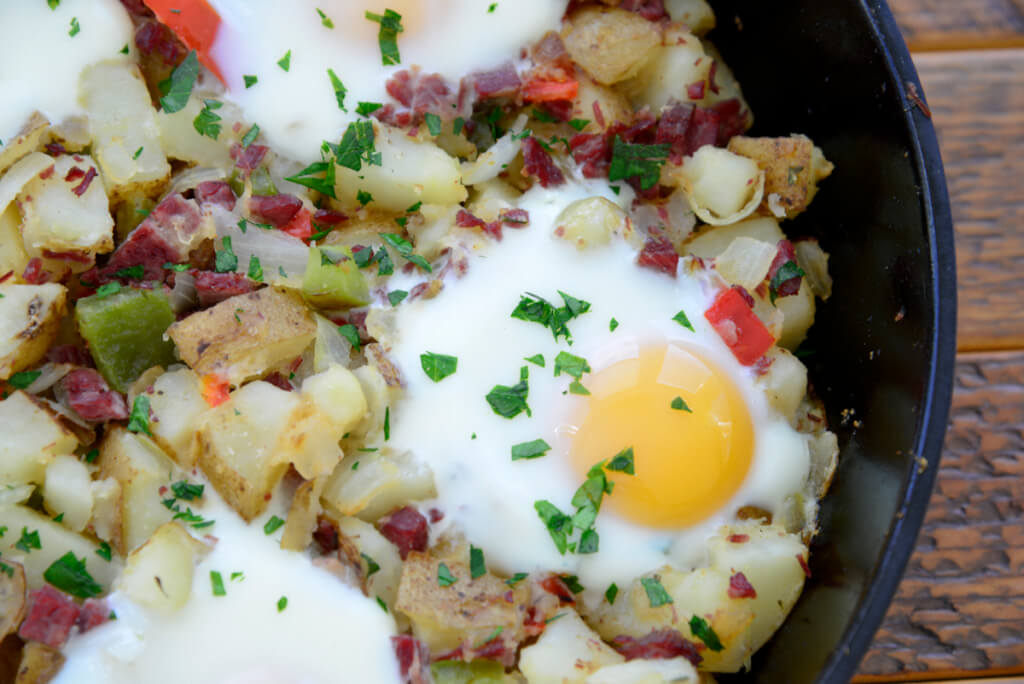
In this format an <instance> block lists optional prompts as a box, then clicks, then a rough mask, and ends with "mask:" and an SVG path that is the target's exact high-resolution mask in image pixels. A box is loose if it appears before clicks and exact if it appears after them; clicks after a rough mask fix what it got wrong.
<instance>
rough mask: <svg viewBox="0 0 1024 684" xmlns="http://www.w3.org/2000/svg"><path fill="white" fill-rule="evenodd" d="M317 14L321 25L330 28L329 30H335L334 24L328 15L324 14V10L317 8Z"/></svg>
mask: <svg viewBox="0 0 1024 684" xmlns="http://www.w3.org/2000/svg"><path fill="white" fill-rule="evenodd" d="M316 13H317V14H319V15H320V23H321V24H323V25H324V28H329V29H333V28H334V22H333V21H331V18H330V17H328V16H327V15H326V14H324V12H323V10H322V9H320V8H319V7H317V8H316Z"/></svg>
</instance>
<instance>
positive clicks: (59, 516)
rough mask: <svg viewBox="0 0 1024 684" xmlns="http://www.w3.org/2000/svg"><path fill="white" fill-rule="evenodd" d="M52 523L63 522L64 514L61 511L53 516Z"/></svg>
mask: <svg viewBox="0 0 1024 684" xmlns="http://www.w3.org/2000/svg"><path fill="white" fill-rule="evenodd" d="M53 522H57V523H62V522H64V512H63V511H61V512H60V513H58V514H57V515H55V516H53Z"/></svg>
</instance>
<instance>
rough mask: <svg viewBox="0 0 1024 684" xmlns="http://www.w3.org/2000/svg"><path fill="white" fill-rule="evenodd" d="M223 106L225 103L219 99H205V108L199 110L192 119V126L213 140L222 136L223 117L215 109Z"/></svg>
mask: <svg viewBox="0 0 1024 684" xmlns="http://www.w3.org/2000/svg"><path fill="white" fill-rule="evenodd" d="M223 106H224V103H223V102H218V101H217V100H203V108H202V109H200V110H199V114H197V115H196V118H195V119H193V120H192V127H193V128H195V129H196V132H197V133H199V135H205V136H206V137H207V138H212V139H213V140H216V139H217V138H218V137H220V129H221V124H220V122H221V118H220V115H219V114H217V113H216V112H215V110H217V109H220V108H221V107H223Z"/></svg>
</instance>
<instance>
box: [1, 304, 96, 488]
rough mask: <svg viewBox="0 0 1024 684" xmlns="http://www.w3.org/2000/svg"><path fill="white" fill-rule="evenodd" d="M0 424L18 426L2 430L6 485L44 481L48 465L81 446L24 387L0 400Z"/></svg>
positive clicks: (2, 454) (3, 470) (3, 472)
mask: <svg viewBox="0 0 1024 684" xmlns="http://www.w3.org/2000/svg"><path fill="white" fill-rule="evenodd" d="M2 301H3V300H2V299H0V302H2ZM0 425H16V426H18V427H17V429H15V430H0V482H2V483H4V484H10V485H13V484H16V483H28V482H34V483H36V484H42V483H43V480H44V479H45V473H46V467H47V465H49V464H50V463H51V462H52V461H53V459H54V458H56V457H57V455H58V454H69V453H71V452H72V451H74V450H75V448H76V447H77V446H78V438H77V437H76V436H75V435H74V433H73V432H71V431H70V430H69V429H68V428H66V427H64V425H63V424H62V423H61V422H60V420H58V419H57V418H56V417H55V416H54V415H53V414H52V413H50V412H49V411H48V410H47V409H46V408H45V407H44V406H43V405H42V404H41V403H39V402H37V401H36V400H34V399H33V398H32V396H31V395H29V394H27V393H26V392H22V391H21V390H18V391H16V392H14V393H13V394H12V395H11V396H9V397H7V398H6V399H4V400H3V401H0Z"/></svg>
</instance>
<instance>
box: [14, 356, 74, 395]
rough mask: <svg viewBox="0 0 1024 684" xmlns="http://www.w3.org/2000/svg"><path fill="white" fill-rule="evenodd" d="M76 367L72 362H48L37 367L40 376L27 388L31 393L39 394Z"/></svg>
mask: <svg viewBox="0 0 1024 684" xmlns="http://www.w3.org/2000/svg"><path fill="white" fill-rule="evenodd" d="M72 368H74V365H73V364H70V363H46V364H43V365H42V366H40V367H39V368H37V369H36V370H37V371H39V377H37V378H36V379H35V380H33V381H32V384H31V385H29V386H28V387H26V388H25V391H26V392H28V393H29V394H39V393H40V392H45V391H46V390H48V389H50V388H51V387H53V386H54V385H56V384H57V382H58V381H59V380H60V379H61V378H63V377H64V376H65V375H67V374H68V373H70V372H71V369H72Z"/></svg>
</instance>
